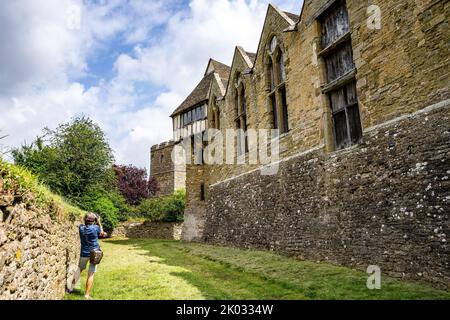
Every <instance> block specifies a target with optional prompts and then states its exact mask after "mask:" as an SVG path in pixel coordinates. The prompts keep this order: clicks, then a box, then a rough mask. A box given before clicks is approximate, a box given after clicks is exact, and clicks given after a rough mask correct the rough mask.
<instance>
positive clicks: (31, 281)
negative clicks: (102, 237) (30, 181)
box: [0, 176, 80, 300]
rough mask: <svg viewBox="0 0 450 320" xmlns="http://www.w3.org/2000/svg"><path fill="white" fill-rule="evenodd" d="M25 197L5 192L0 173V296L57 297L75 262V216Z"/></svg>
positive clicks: (59, 296) (45, 298) (40, 298)
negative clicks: (34, 203) (42, 206)
mask: <svg viewBox="0 0 450 320" xmlns="http://www.w3.org/2000/svg"><path fill="white" fill-rule="evenodd" d="M26 197H27V199H26V201H25V199H24V196H23V195H22V194H10V193H7V192H6V191H5V190H4V189H3V180H2V178H1V176H0V300H12V299H13V300H17V299H20V300H25V299H26V300H58V299H62V298H63V297H64V295H65V289H66V282H67V279H68V278H70V277H71V276H72V275H73V272H74V271H75V270H76V266H77V265H78V257H79V251H80V249H79V240H78V238H79V236H78V231H77V221H76V220H77V219H76V218H75V217H72V218H67V216H66V214H65V212H64V210H63V209H62V208H60V207H59V206H58V205H57V204H56V203H55V206H54V207H53V208H48V209H42V208H40V207H39V206H38V205H30V203H32V202H33V200H32V198H33V195H26ZM30 197H31V199H30Z"/></svg>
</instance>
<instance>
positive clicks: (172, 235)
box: [112, 222, 183, 240]
mask: <svg viewBox="0 0 450 320" xmlns="http://www.w3.org/2000/svg"><path fill="white" fill-rule="evenodd" d="M182 226H183V223H182V222H174V223H169V222H125V223H121V224H120V225H119V226H118V227H117V228H116V229H114V231H113V234H112V237H113V238H131V239H163V240H180V238H181V229H182Z"/></svg>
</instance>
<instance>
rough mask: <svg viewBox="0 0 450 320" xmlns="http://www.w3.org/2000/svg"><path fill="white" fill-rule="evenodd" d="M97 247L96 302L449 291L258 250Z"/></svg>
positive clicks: (405, 295)
mask: <svg viewBox="0 0 450 320" xmlns="http://www.w3.org/2000/svg"><path fill="white" fill-rule="evenodd" d="M102 248H103V250H104V252H105V257H104V260H103V261H102V264H101V265H100V266H99V270H98V273H97V275H96V278H95V284H94V290H93V298H94V299H96V300H130V299H132V300H179V299H183V300H203V299H208V300H209V299H223V300H230V299H238V300H249V299H250V300H253V299H254V300H279V299H450V292H444V291H439V290H436V289H433V288H431V287H429V286H427V285H424V284H420V283H413V282H404V281H398V280H393V279H388V278H383V280H382V289H381V290H377V291H371V290H368V289H367V287H366V281H367V274H365V273H363V272H358V271H354V270H351V269H348V268H343V267H337V266H333V265H330V264H322V263H320V264H319V263H313V262H305V261H298V260H294V259H291V258H286V257H282V256H278V255H275V254H273V253H270V252H264V251H245V250H239V249H234V248H226V247H216V246H209V245H203V244H186V243H180V242H175V241H161V240H109V241H104V242H103V244H102ZM84 280H85V274H84V277H83V278H82V282H83V286H84ZM82 290H83V288H82ZM66 299H68V300H78V299H83V295H82V294H72V295H68V296H67V297H66Z"/></svg>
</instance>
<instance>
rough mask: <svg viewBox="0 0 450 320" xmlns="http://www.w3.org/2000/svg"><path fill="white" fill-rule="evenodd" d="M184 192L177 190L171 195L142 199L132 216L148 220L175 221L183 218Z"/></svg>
mask: <svg viewBox="0 0 450 320" xmlns="http://www.w3.org/2000/svg"><path fill="white" fill-rule="evenodd" d="M185 203H186V193H185V191H184V190H178V191H176V192H175V193H174V194H173V195H170V196H167V197H161V198H153V199H147V200H144V201H142V203H141V204H140V205H139V206H137V207H136V209H135V212H134V216H136V217H139V218H145V219H146V220H149V221H163V222H177V221H183V220H184V209H185Z"/></svg>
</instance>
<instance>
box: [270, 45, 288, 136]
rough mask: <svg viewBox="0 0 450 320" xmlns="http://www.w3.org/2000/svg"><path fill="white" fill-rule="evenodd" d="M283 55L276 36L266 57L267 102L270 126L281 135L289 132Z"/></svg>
mask: <svg viewBox="0 0 450 320" xmlns="http://www.w3.org/2000/svg"><path fill="white" fill-rule="evenodd" d="M284 60H285V59H284V53H283V50H282V49H281V47H280V43H279V41H278V39H277V37H276V36H274V37H272V39H271V41H270V45H269V50H268V55H267V75H268V83H269V95H268V98H269V102H270V105H271V110H272V125H273V128H274V129H279V130H280V133H281V134H284V133H287V132H288V131H289V112H288V104H287V92H286V78H287V76H286V67H285V63H284Z"/></svg>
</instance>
